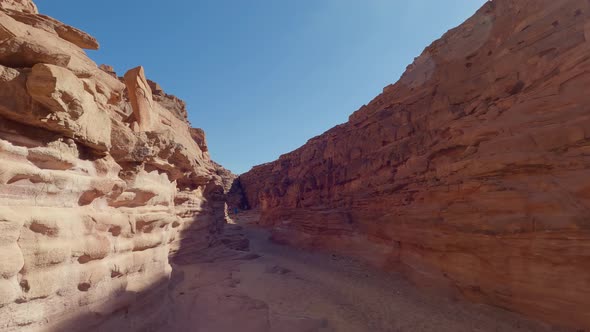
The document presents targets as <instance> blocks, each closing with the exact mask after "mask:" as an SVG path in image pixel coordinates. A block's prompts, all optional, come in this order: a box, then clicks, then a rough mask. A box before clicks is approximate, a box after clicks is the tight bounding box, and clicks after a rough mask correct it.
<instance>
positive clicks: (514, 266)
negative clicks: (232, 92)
mask: <svg viewBox="0 0 590 332" xmlns="http://www.w3.org/2000/svg"><path fill="white" fill-rule="evenodd" d="M589 17H590V6H589V3H588V2H587V1H578V0H564V1H551V0H534V1H533V0H519V1H515V0H495V1H489V2H487V3H486V4H485V5H484V6H483V7H482V8H481V9H480V10H479V11H478V12H477V13H476V14H475V15H474V16H472V17H471V18H469V19H468V20H467V21H466V22H465V23H463V24H462V25H460V26H459V27H457V28H455V29H452V30H450V31H449V32H448V33H446V34H445V35H444V36H443V37H442V38H441V39H440V40H437V41H435V42H434V43H433V44H432V45H430V46H428V47H427V48H426V49H425V50H424V52H423V53H422V54H421V55H420V56H419V57H418V58H416V59H415V61H414V63H413V64H411V65H410V66H409V67H408V68H407V70H406V72H405V73H404V74H403V75H402V77H401V79H400V80H399V81H398V82H397V83H395V84H393V85H390V86H387V87H385V88H384V89H383V93H381V94H380V95H379V96H377V97H376V98H375V99H373V100H372V101H371V102H370V103H368V104H367V105H365V106H363V107H361V108H360V109H359V110H358V111H356V112H354V113H353V114H352V115H351V116H350V118H349V121H348V122H347V123H345V124H342V125H339V126H336V127H334V128H332V129H330V130H328V131H327V132H326V133H324V134H322V135H320V136H318V137H315V138H312V139H311V140H309V141H308V142H307V143H306V144H305V145H304V146H302V147H301V148H299V149H297V150H295V151H293V152H290V153H287V154H285V155H282V156H281V157H280V158H279V159H278V160H277V161H274V162H271V163H267V164H264V165H260V166H257V167H255V168H253V169H252V170H251V171H249V172H247V173H246V174H243V175H241V176H240V177H239V184H240V186H241V190H243V192H244V193H245V195H246V197H247V204H248V205H250V206H251V207H253V208H256V209H260V211H261V214H262V224H263V225H265V226H267V227H269V228H270V229H271V231H272V236H273V239H274V240H275V241H278V242H281V243H285V244H289V245H294V246H299V247H304V248H310V249H326V250H332V251H336V252H339V253H342V254H345V255H349V256H354V257H358V258H361V259H363V260H365V261H367V262H370V263H372V264H373V265H377V266H380V267H382V268H386V269H390V270H395V271H401V272H402V273H403V274H404V275H405V276H406V277H407V278H409V279H410V280H412V281H413V282H414V283H415V284H417V285H419V286H420V287H424V288H428V289H432V290H435V291H437V292H438V291H440V292H443V293H445V294H448V295H450V296H457V297H460V298H466V299H468V300H470V301H474V302H477V303H487V304H491V305H494V306H498V307H502V308H505V309H508V310H511V311H516V312H520V313H523V314H526V315H528V316H531V317H536V318H538V319H542V320H545V321H550V322H553V323H557V324H564V325H567V326H572V327H586V328H588V327H590V311H589V310H588V308H590V223H589V222H588V216H589V215H590V195H589V193H590V144H589V142H590V113H589V112H588V105H589V104H590V97H588V94H587V93H586V92H585V91H584V90H585V87H586V86H587V84H588V83H590V75H589V74H588V69H589V68H590V58H589V57H588V52H589V50H590V30H589V24H590V23H589Z"/></svg>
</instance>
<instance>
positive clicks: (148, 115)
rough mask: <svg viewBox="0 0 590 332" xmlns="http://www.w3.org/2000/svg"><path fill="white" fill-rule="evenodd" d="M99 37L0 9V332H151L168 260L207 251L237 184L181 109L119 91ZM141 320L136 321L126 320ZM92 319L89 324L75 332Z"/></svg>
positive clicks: (24, 0) (153, 90) (129, 87)
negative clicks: (101, 58)
mask: <svg viewBox="0 0 590 332" xmlns="http://www.w3.org/2000/svg"><path fill="white" fill-rule="evenodd" d="M97 48H98V42H97V41H96V40H95V39H94V38H93V37H91V36H90V35H88V34H86V33H85V32H82V31H80V30H78V29H75V28H73V27H70V26H68V25H65V24H63V23H61V22H59V21H57V20H55V19H52V18H50V17H47V16H44V15H40V14H38V13H37V8H36V7H35V5H34V4H33V3H32V2H31V1H28V0H0V330H2V331H12V330H19V331H21V330H39V329H50V328H54V329H56V330H60V329H63V330H73V329H74V328H75V327H76V328H80V329H85V330H87V329H88V328H91V327H93V326H94V327H96V326H99V324H101V323H104V321H106V320H108V319H107V318H108V317H109V316H110V315H115V314H117V313H118V314H121V315H127V313H128V312H129V310H138V311H142V312H143V314H142V315H141V316H137V317H128V319H127V320H126V321H125V322H122V323H117V325H116V327H117V328H118V329H124V328H132V329H133V330H142V329H144V328H145V327H147V326H149V327H150V328H154V326H156V325H155V324H156V323H157V322H158V319H159V315H158V313H159V312H161V311H162V310H163V308H164V307H165V303H166V296H165V292H166V289H167V288H166V285H167V283H168V280H169V277H170V272H171V266H170V264H169V256H171V257H181V256H182V255H184V254H185V253H190V252H195V251H198V250H202V249H203V248H207V247H208V246H210V245H211V244H212V243H214V242H215V241H217V235H218V234H219V232H220V231H221V229H222V227H223V223H224V218H225V210H224V205H225V203H224V194H225V192H226V191H227V190H228V189H229V186H230V185H231V180H232V179H233V178H232V175H231V173H229V172H227V171H225V170H223V169H222V168H221V167H220V166H219V165H217V164H215V163H213V162H212V161H211V159H210V157H209V154H208V152H207V147H206V143H205V137H204V133H203V131H202V130H197V129H192V128H190V125H189V123H188V121H187V120H186V109H185V105H184V102H182V101H181V100H179V99H178V98H176V97H174V96H172V95H168V94H165V93H164V92H163V91H162V89H161V88H160V87H159V86H158V85H157V84H155V83H154V82H151V81H148V80H147V79H146V77H145V73H144V69H143V68H141V67H138V68H135V69H132V70H130V71H129V72H127V73H126V74H125V75H124V78H118V77H117V75H116V74H115V73H114V71H113V69H112V68H110V67H108V66H101V68H99V67H97V66H96V64H95V63H93V62H92V61H91V60H90V59H89V58H88V57H87V56H86V54H85V52H84V51H83V49H97ZM130 308H131V309H130ZM81 315H84V316H86V320H85V321H84V324H83V325H79V326H76V325H68V321H74V320H75V319H76V317H79V316H81Z"/></svg>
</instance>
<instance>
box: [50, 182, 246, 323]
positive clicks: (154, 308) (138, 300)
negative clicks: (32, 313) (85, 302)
mask: <svg viewBox="0 0 590 332" xmlns="http://www.w3.org/2000/svg"><path fill="white" fill-rule="evenodd" d="M225 191H226V190H224V188H223V186H222V185H219V184H214V183H210V184H209V185H207V186H206V188H205V197H207V200H206V202H205V204H204V205H202V206H200V207H199V210H200V211H199V212H197V213H195V214H194V215H193V216H192V217H190V220H185V223H187V225H188V227H186V228H184V229H183V230H182V231H180V232H179V234H178V238H177V240H176V243H174V242H173V243H171V244H169V246H170V254H169V262H170V265H171V272H170V276H169V277H167V276H166V277H161V278H158V279H157V280H152V282H151V283H149V284H145V285H143V286H144V287H142V288H143V289H142V290H140V291H128V290H125V289H121V291H120V292H119V293H117V294H116V297H113V298H112V299H110V300H109V301H107V302H105V303H102V304H100V305H99V306H98V307H92V308H90V310H89V312H88V313H86V314H82V315H80V314H78V315H74V316H73V317H69V318H68V319H65V320H62V321H60V322H47V325H46V329H47V330H49V331H120V330H128V331H170V330H174V329H175V327H178V326H183V322H176V321H175V320H176V319H177V318H178V314H177V313H185V314H186V313H191V312H192V308H191V307H190V304H187V303H186V302H183V301H175V299H174V298H173V297H174V296H175V295H174V294H175V289H176V288H177V287H178V285H179V284H180V283H182V282H183V280H185V273H184V271H183V270H182V269H181V268H180V267H181V266H186V265H191V264H199V263H206V262H212V261H214V260H215V259H216V257H217V258H218V257H219V255H220V253H221V255H223V253H224V252H225V253H226V254H227V249H228V248H229V249H230V250H229V251H230V252H231V251H232V250H231V249H239V250H248V249H247V248H248V241H247V240H246V239H245V238H243V237H239V236H238V237H237V238H236V237H233V238H232V236H231V235H229V236H225V235H224V228H225V225H226V224H227V207H226V202H227V198H228V197H229V196H228V195H227V193H226V192H225ZM234 199H235V198H234ZM237 200H238V201H239V200H240V198H239V197H238V198H237ZM230 233H231V232H230ZM118 277H122V276H118ZM181 315H182V314H181ZM189 320H190V319H187V321H189ZM191 330H194V331H199V326H194V327H191Z"/></svg>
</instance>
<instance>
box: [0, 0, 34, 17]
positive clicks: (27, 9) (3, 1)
mask: <svg viewBox="0 0 590 332" xmlns="http://www.w3.org/2000/svg"><path fill="white" fill-rule="evenodd" d="M0 9H11V10H16V11H20V12H24V13H32V14H37V13H38V11H37V6H36V5H35V4H34V3H33V1H31V0H0Z"/></svg>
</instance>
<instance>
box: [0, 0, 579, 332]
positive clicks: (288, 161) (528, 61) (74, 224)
mask: <svg viewBox="0 0 590 332" xmlns="http://www.w3.org/2000/svg"><path fill="white" fill-rule="evenodd" d="M589 22H590V3H589V2H588V1H583V0H563V1H559V2H556V1H549V0H494V1H489V2H487V3H486V4H485V5H484V6H483V7H482V8H481V9H480V10H479V11H478V12H477V13H476V14H475V15H474V16H473V17H471V18H469V19H468V20H467V21H466V22H465V23H463V24H462V25H461V26H459V27H457V28H455V29H453V30H451V31H449V32H448V33H446V34H445V35H444V36H443V37H442V38H441V39H440V40H437V41H435V42H434V43H433V44H432V45H430V46H429V47H427V48H426V49H425V51H424V52H423V54H422V55H420V56H419V57H418V58H416V59H415V61H414V63H413V64H411V65H410V66H409V67H408V69H407V71H406V72H405V73H404V74H403V75H402V77H401V79H400V80H399V81H398V82H397V83H395V84H393V85H390V86H387V87H385V88H384V90H383V93H382V94H380V95H379V96H377V97H376V98H375V99H374V100H372V101H371V102H370V103H369V104H367V105H365V106H363V107H362V108H361V109H359V110H358V111H356V112H354V113H353V114H352V115H351V116H350V118H349V121H348V122H347V123H345V124H342V125H339V126H336V127H334V128H333V129H331V130H329V131H327V132H326V133H324V134H322V135H320V136H318V137H315V138H313V139H311V140H310V141H309V142H308V143H307V144H305V145H304V146H302V147H301V148H299V149H297V150H295V151H293V152H290V153H287V154H285V155H283V156H281V157H280V158H279V159H278V160H277V161H274V162H270V163H267V164H264V165H260V166H256V167H254V168H253V169H252V170H251V171H249V172H247V173H245V174H242V175H240V176H237V175H234V174H232V173H231V172H230V171H229V170H226V169H225V168H223V167H222V166H221V165H219V164H217V163H216V162H214V161H213V160H212V159H211V156H210V154H209V147H208V145H207V139H206V134H205V131H204V130H203V129H200V128H193V127H192V125H191V124H190V123H189V121H188V111H187V107H186V104H185V103H184V102H183V101H182V100H181V99H179V98H178V97H176V96H174V95H171V94H168V93H166V92H165V91H164V89H163V88H162V87H161V86H160V85H159V84H158V83H156V82H154V81H152V80H150V79H149V72H150V69H149V68H143V67H141V66H137V67H135V68H131V69H129V70H128V71H126V73H124V74H123V75H122V76H120V75H118V74H117V73H116V72H115V70H114V68H113V67H111V66H109V65H104V64H103V65H97V64H96V63H94V62H93V61H92V60H91V59H90V58H89V57H88V55H87V54H86V52H85V51H84V50H97V49H99V42H98V41H97V40H96V39H95V38H94V37H92V36H90V35H89V34H87V33H86V32H83V31H81V30H79V29H77V28H74V27H71V26H69V25H67V24H65V23H62V22H60V21H58V20H56V19H53V18H51V17H49V16H46V15H43V14H40V13H39V12H38V9H37V7H36V5H35V4H34V3H33V2H32V1H31V0H0V331H11V332H12V331H113V330H130V331H172V330H178V331H206V332H216V331H219V332H224V331H233V330H235V329H236V327H238V326H239V327H240V331H252V332H258V331H277V332H278V331H281V332H283V331H293V332H300V331H309V332H312V331H316V332H322V331H324V332H326V331H351V332H352V331H562V330H563V331H569V330H568V329H575V330H577V331H580V330H583V329H590V311H588V309H587V308H589V307H590V224H589V223H588V216H589V215H590V144H589V143H590V113H589V112H588V111H587V109H586V107H587V105H589V104H590V97H587V95H586V94H585V93H584V87H585V86H586V83H590V76H589V74H588V70H589V69H590V56H588V54H589V53H588V51H590V23H589ZM138 65H139V64H138ZM228 208H229V209H230V210H231V211H234V209H239V210H250V211H240V212H239V213H238V214H237V215H236V214H232V215H231V216H230V215H228Z"/></svg>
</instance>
